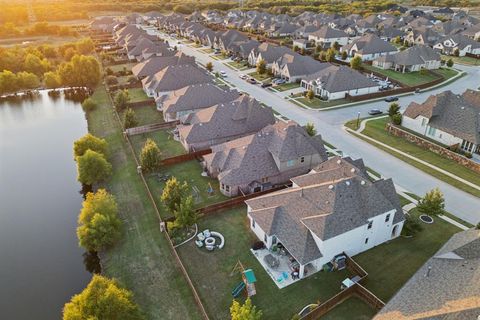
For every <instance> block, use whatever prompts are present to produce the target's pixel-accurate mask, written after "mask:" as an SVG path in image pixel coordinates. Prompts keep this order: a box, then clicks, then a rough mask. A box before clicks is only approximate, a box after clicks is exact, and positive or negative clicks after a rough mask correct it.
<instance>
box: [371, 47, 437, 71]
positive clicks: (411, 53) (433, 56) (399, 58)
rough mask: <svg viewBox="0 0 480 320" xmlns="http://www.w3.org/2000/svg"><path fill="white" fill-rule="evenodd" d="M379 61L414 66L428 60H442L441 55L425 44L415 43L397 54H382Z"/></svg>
mask: <svg viewBox="0 0 480 320" xmlns="http://www.w3.org/2000/svg"><path fill="white" fill-rule="evenodd" d="M375 60H377V61H391V62H394V63H396V64H399V65H404V66H412V65H418V64H424V63H425V62H426V61H440V60H441V59H440V55H439V54H438V53H437V52H435V50H433V49H432V48H430V47H428V46H425V45H415V46H413V47H410V48H408V49H407V50H404V51H400V52H398V53H395V54H389V55H386V56H381V57H379V58H377V59H375Z"/></svg>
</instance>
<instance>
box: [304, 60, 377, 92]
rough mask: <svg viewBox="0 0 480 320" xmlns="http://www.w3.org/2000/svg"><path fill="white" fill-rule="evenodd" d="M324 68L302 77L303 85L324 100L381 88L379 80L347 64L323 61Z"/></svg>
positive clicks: (375, 90)
mask: <svg viewBox="0 0 480 320" xmlns="http://www.w3.org/2000/svg"><path fill="white" fill-rule="evenodd" d="M322 65H323V68H322V69H320V70H319V71H317V72H315V73H313V74H311V75H309V76H307V77H305V78H304V79H302V82H301V86H302V87H303V88H305V89H306V90H312V91H313V93H314V94H315V95H316V96H318V97H320V98H321V99H323V100H336V99H344V98H345V97H346V96H347V94H348V95H350V96H359V95H364V94H369V93H375V92H378V91H379V90H380V85H379V84H378V83H377V82H374V81H372V80H370V79H369V78H367V77H365V76H364V75H363V74H361V73H360V72H358V71H356V70H353V69H351V68H348V67H346V66H335V65H332V64H330V63H323V64H322Z"/></svg>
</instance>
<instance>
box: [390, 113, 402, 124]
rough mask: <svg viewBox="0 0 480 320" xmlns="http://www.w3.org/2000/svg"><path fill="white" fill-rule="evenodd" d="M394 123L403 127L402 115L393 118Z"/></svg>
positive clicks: (398, 114)
mask: <svg viewBox="0 0 480 320" xmlns="http://www.w3.org/2000/svg"><path fill="white" fill-rule="evenodd" d="M392 122H393V124H394V125H397V126H399V125H401V124H402V115H401V114H400V113H397V114H395V115H393V117H392Z"/></svg>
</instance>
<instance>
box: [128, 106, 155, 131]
mask: <svg viewBox="0 0 480 320" xmlns="http://www.w3.org/2000/svg"><path fill="white" fill-rule="evenodd" d="M132 109H133V111H135V117H136V118H137V121H138V125H139V126H143V125H146V124H152V123H161V122H164V120H163V114H162V112H161V111H158V110H157V108H155V106H152V105H143V106H135V107H132ZM125 110H126V109H124V110H122V111H121V112H120V118H121V119H122V121H123V116H124V113H125Z"/></svg>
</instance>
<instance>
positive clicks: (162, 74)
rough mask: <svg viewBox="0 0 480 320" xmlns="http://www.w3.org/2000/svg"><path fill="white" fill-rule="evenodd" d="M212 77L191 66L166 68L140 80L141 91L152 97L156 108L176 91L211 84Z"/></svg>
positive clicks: (183, 65) (180, 65)
mask: <svg viewBox="0 0 480 320" xmlns="http://www.w3.org/2000/svg"><path fill="white" fill-rule="evenodd" d="M212 81H213V79H212V77H211V76H210V75H209V74H207V73H206V72H205V71H204V70H202V69H200V68H198V67H196V66H194V65H191V64H177V65H174V66H168V67H166V68H164V69H162V70H160V71H159V72H157V73H155V74H154V75H152V76H149V77H146V78H144V79H143V80H142V85H143V89H144V90H145V93H146V94H147V96H149V97H154V98H155V100H156V101H157V106H160V105H161V103H162V101H163V100H164V99H166V98H168V95H169V94H170V93H171V92H173V91H175V90H178V89H181V88H183V87H186V86H189V85H192V84H200V83H207V82H212Z"/></svg>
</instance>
